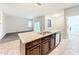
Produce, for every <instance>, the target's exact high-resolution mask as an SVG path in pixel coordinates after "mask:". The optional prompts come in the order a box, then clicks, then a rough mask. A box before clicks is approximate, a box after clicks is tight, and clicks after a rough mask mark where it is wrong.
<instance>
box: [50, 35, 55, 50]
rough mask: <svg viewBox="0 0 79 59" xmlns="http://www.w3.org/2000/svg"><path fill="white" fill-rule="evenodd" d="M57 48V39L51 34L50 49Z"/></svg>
mask: <svg viewBox="0 0 79 59" xmlns="http://www.w3.org/2000/svg"><path fill="white" fill-rule="evenodd" d="M54 48H55V39H54V36H51V40H50V49H51V50H52V49H54Z"/></svg>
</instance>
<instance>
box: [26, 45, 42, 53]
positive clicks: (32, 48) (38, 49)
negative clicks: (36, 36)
mask: <svg viewBox="0 0 79 59" xmlns="http://www.w3.org/2000/svg"><path fill="white" fill-rule="evenodd" d="M40 53H41V51H40V45H36V46H34V47H31V48H30V49H28V50H27V55H40Z"/></svg>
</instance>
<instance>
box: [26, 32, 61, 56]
mask: <svg viewBox="0 0 79 59" xmlns="http://www.w3.org/2000/svg"><path fill="white" fill-rule="evenodd" d="M59 40H60V39H59ZM59 42H60V41H59ZM55 47H56V33H54V34H52V35H49V36H46V37H43V38H40V39H37V40H35V41H32V42H29V43H26V44H25V54H26V55H47V54H48V53H50V52H51V51H52V50H53V49H54V48H55Z"/></svg>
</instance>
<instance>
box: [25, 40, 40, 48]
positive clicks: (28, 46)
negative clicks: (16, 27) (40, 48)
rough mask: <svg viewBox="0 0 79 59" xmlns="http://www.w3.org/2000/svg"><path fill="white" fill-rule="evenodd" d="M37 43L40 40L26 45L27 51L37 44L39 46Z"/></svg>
mask: <svg viewBox="0 0 79 59" xmlns="http://www.w3.org/2000/svg"><path fill="white" fill-rule="evenodd" d="M39 43H40V39H38V40H35V41H32V42H30V43H27V44H26V46H27V49H28V48H30V47H33V46H35V45H37V44H39Z"/></svg>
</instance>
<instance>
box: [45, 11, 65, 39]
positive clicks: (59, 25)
mask: <svg viewBox="0 0 79 59" xmlns="http://www.w3.org/2000/svg"><path fill="white" fill-rule="evenodd" d="M48 19H51V26H52V27H50V28H48ZM64 20H65V19H64V11H60V12H57V13H54V14H51V15H46V16H45V29H46V30H51V29H52V30H53V29H56V30H60V31H61V35H62V38H64V23H65V22H64Z"/></svg>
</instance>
